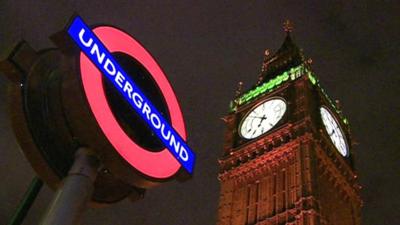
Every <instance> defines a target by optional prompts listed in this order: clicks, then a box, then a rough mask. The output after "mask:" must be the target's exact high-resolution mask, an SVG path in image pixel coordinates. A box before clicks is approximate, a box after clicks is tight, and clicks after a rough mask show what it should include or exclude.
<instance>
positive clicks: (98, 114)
mask: <svg viewBox="0 0 400 225" xmlns="http://www.w3.org/2000/svg"><path fill="white" fill-rule="evenodd" d="M93 32H94V33H95V34H96V36H97V37H98V38H99V39H100V40H101V42H102V43H103V44H104V45H105V46H106V48H107V49H108V50H109V51H110V52H111V53H112V52H122V53H125V54H127V55H129V56H131V57H133V58H134V59H136V60H137V61H138V62H139V63H141V64H142V65H143V66H144V67H145V68H146V69H147V71H148V72H149V73H150V74H151V75H152V77H153V79H154V80H155V81H156V83H157V85H158V87H159V88H160V90H161V92H162V95H163V96H164V99H165V101H166V103H167V107H168V110H169V112H170V116H171V123H172V124H171V125H172V127H174V128H175V130H176V131H177V132H178V133H179V134H180V135H181V137H182V138H183V139H186V130H185V124H184V121H183V117H182V112H181V109H180V107H179V104H178V100H177V99H176V96H175V94H174V91H173V90H172V87H171V85H170V84H169V82H168V80H167V78H166V76H165V74H164V72H163V71H162V70H161V68H160V67H159V66H158V64H157V62H156V61H155V60H154V59H153V57H152V56H151V55H150V53H149V52H147V50H146V49H145V48H144V47H142V46H141V45H140V44H139V43H138V42H137V41H136V40H135V39H133V38H132V37H131V36H129V35H128V34H126V33H124V32H123V31H121V30H118V29H116V28H114V27H109V26H101V27H97V28H95V29H93ZM80 67H81V76H82V83H83V88H84V91H85V94H86V97H87V100H88V102H89V105H90V108H91V110H92V112H93V114H94V116H95V118H96V120H97V122H98V124H99V125H100V128H101V130H102V131H103V133H104V134H105V136H106V137H107V139H108V140H109V141H110V143H111V144H112V146H113V147H114V148H115V149H116V150H117V151H118V153H119V154H120V155H121V156H122V157H123V158H124V159H125V160H126V161H127V162H128V163H129V164H130V165H132V166H133V167H134V168H136V169H137V170H138V171H140V172H142V173H143V174H145V175H147V176H150V177H153V178H159V179H162V178H168V177H171V176H172V175H174V174H175V173H176V172H177V171H178V170H179V168H180V164H179V162H178V161H177V160H176V159H175V158H174V156H173V155H172V154H171V153H170V152H169V151H168V150H167V149H163V150H162V151H160V152H150V151H148V150H146V149H144V148H142V147H140V146H139V145H137V144H136V143H135V142H134V141H133V140H131V139H130V138H129V136H128V135H127V134H126V133H125V131H124V130H123V129H122V128H121V126H120V125H119V124H118V122H117V120H116V118H115V117H114V114H113V113H112V111H111V108H110V106H109V104H108V102H107V99H106V95H105V92H104V88H103V84H102V79H103V77H104V76H103V75H102V74H101V72H100V71H99V70H98V69H97V68H96V66H95V65H94V64H93V63H92V62H91V61H90V60H89V58H87V57H86V55H85V54H84V53H82V52H81V55H80Z"/></svg>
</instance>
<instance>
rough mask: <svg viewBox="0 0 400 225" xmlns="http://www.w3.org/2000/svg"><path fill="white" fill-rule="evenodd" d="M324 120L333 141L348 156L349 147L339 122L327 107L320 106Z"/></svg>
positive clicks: (342, 153)
mask: <svg viewBox="0 0 400 225" xmlns="http://www.w3.org/2000/svg"><path fill="white" fill-rule="evenodd" d="M320 112H321V117H322V122H323V123H324V126H325V130H326V132H327V133H328V135H329V137H330V139H331V140H332V143H333V144H334V145H335V147H336V149H337V150H338V151H339V153H340V154H341V155H342V156H347V154H348V152H349V149H348V146H347V142H346V139H345V136H344V134H343V131H342V129H341V128H340V127H339V123H338V122H337V121H336V119H335V117H333V115H332V113H331V112H329V110H328V109H326V108H325V107H321V108H320Z"/></svg>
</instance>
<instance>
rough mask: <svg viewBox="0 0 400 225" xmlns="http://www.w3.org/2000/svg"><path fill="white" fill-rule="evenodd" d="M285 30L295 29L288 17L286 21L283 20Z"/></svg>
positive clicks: (288, 31) (287, 31) (289, 31)
mask: <svg viewBox="0 0 400 225" xmlns="http://www.w3.org/2000/svg"><path fill="white" fill-rule="evenodd" d="M283 30H284V31H285V32H286V33H291V32H292V30H293V23H292V21H290V20H289V19H286V20H285V22H283Z"/></svg>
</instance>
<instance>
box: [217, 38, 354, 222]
mask: <svg viewBox="0 0 400 225" xmlns="http://www.w3.org/2000/svg"><path fill="white" fill-rule="evenodd" d="M289 35H290V34H288V36H287V37H286V39H285V42H284V44H283V45H282V47H281V48H280V49H279V50H278V51H277V52H276V53H275V54H274V55H269V56H268V58H266V59H265V61H264V65H263V71H262V74H261V79H259V80H261V81H262V82H259V84H258V85H257V86H256V87H254V88H252V89H251V90H249V91H247V92H245V93H243V94H241V95H240V96H238V97H237V98H236V99H235V100H234V101H233V102H232V103H231V110H230V112H229V113H228V115H227V116H225V117H224V118H223V120H224V122H225V123H226V126H227V129H226V133H225V136H224V149H223V156H222V157H221V158H220V159H219V165H220V173H219V176H218V178H219V180H220V184H221V190H220V201H219V207H218V221H217V224H218V225H281V224H286V225H300V224H301V225H316V224H322V225H338V224H340V225H359V224H360V223H361V219H360V218H361V216H360V213H361V204H362V201H361V198H360V195H359V190H360V188H361V187H360V185H359V184H358V182H357V175H356V173H355V171H354V166H353V154H352V145H351V143H352V141H351V136H350V129H349V126H348V121H347V119H346V118H344V117H343V116H342V113H341V110H340V109H338V107H337V106H336V104H334V103H333V101H332V100H330V98H329V97H328V95H327V94H326V93H325V91H324V90H323V89H322V88H321V86H320V84H319V81H318V79H317V78H316V76H315V75H314V74H313V73H312V72H311V70H310V68H309V66H308V64H307V63H306V62H305V61H304V60H303V57H302V53H301V51H300V50H299V49H298V48H297V46H295V45H294V44H293V42H292V40H291V38H290V36H289ZM282 71H284V72H282ZM274 98H279V99H282V100H284V101H285V102H286V106H285V108H286V109H285V111H284V113H283V116H282V115H280V114H277V115H279V117H280V118H279V121H278V122H276V123H271V124H270V125H271V128H269V129H268V130H267V131H265V132H261V134H259V135H258V134H257V135H256V132H257V131H256V130H258V129H261V127H262V126H263V122H264V121H267V118H268V115H266V114H263V113H261V112H265V110H266V109H263V110H261V112H258V111H256V112H255V115H253V114H251V112H253V111H254V110H255V109H257V108H259V107H262V105H263V103H265V102H268V100H269V99H274ZM322 106H324V107H326V108H327V109H329V110H330V111H331V112H332V116H333V117H335V119H336V120H335V121H337V123H336V124H337V126H340V127H341V131H342V132H343V133H342V136H343V138H345V140H346V142H347V143H348V150H346V151H348V152H346V154H345V157H344V156H343V155H342V154H341V153H340V150H339V149H337V146H336V145H335V144H334V143H333V141H332V138H330V135H332V134H331V133H332V131H331V130H329V129H328V130H326V129H325V128H324V124H323V121H322V119H321V115H320V108H321V107H322ZM249 116H253V117H255V118H257V117H261V119H260V118H259V119H258V120H257V119H255V120H249V121H250V122H247V123H253V122H252V121H255V122H254V123H255V124H251V125H250V126H248V127H251V129H252V130H255V131H254V132H253V133H254V135H253V133H252V131H251V130H250V131H249V132H250V136H251V138H245V137H243V135H240V134H239V132H243V131H242V130H241V129H243V127H242V124H243V123H245V122H246V119H247V118H248V117H249ZM270 116H272V117H273V116H274V115H273V114H271V115H270ZM275 117H276V116H275ZM328 132H330V133H328ZM342 151H343V150H342Z"/></svg>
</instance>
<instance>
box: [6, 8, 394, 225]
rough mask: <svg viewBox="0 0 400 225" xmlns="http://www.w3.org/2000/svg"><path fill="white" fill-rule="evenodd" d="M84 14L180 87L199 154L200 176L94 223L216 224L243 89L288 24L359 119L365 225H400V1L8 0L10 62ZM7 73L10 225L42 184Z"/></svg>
mask: <svg viewBox="0 0 400 225" xmlns="http://www.w3.org/2000/svg"><path fill="white" fill-rule="evenodd" d="M73 12H77V13H79V14H80V15H81V16H82V17H83V19H84V20H85V21H86V22H87V23H88V24H100V23H102V24H111V25H115V26H118V27H120V28H122V29H124V30H126V31H127V32H128V33H130V34H131V35H133V36H134V37H135V38H136V39H138V40H139V41H140V42H142V44H143V45H144V46H145V47H146V48H147V49H148V50H149V51H150V52H151V53H152V54H153V55H154V57H155V58H156V60H157V61H158V62H159V64H160V65H161V67H162V68H163V69H164V71H165V72H166V74H167V76H168V78H169V79H170V81H171V83H172V85H173V86H174V89H175V91H176V94H177V95H178V99H179V100H180V102H181V107H182V110H183V113H184V116H185V120H186V122H187V128H188V133H189V144H190V146H191V147H192V148H193V149H194V150H195V151H196V152H197V155H198V163H197V168H196V174H195V176H194V178H193V179H192V180H190V181H188V182H186V183H178V182H171V183H168V184H166V185H164V186H161V187H158V188H155V189H152V190H150V191H148V192H147V194H146V197H145V199H143V200H141V201H138V202H134V203H131V202H129V201H128V200H124V201H122V202H120V203H117V204H115V205H112V206H110V207H107V208H101V209H89V210H88V212H87V213H86V214H85V217H84V222H83V224H104V225H111V224H118V225H119V224H121V225H124V224H144V225H212V224H215V222H216V216H217V214H216V212H217V201H218V195H219V194H218V191H219V190H218V180H217V178H216V177H217V157H218V156H219V155H220V153H221V149H222V137H223V130H224V127H223V124H222V122H221V121H220V119H219V118H220V117H222V116H223V115H225V114H226V113H227V111H228V103H229V101H230V100H231V99H232V98H233V96H234V91H235V89H236V86H237V83H238V82H239V81H243V82H244V84H245V88H248V87H250V86H251V85H252V84H254V83H255V82H256V80H257V75H258V73H259V71H260V67H261V62H262V58H263V53H264V50H265V49H266V48H269V49H271V50H272V51H274V50H276V49H277V48H279V46H280V45H281V43H282V42H283V39H284V33H283V31H282V22H283V21H284V19H286V18H289V19H291V20H292V21H294V24H295V29H294V33H293V35H294V40H295V42H296V43H297V44H298V46H299V47H301V48H303V49H304V53H305V55H306V57H311V58H312V59H313V70H314V72H315V74H316V75H317V76H318V77H319V79H320V81H321V84H322V86H323V87H324V88H325V89H326V91H327V93H328V94H329V95H330V96H331V97H332V98H333V99H340V101H341V104H342V107H343V111H344V114H345V115H346V116H347V117H348V118H349V121H350V125H351V127H352V132H353V136H354V138H355V139H356V141H357V142H358V143H359V145H357V146H356V148H355V154H356V167H357V169H358V171H359V175H360V182H361V184H362V185H363V191H362V197H363V200H364V203H365V206H364V208H363V224H366V225H377V224H388V225H393V224H399V220H400V219H399V216H400V215H399V208H400V203H399V202H400V197H399V196H400V193H399V190H400V185H399V180H400V179H399V178H400V177H399V174H400V165H399V164H400V163H399V162H400V160H399V159H400V153H399V151H400V144H399V134H400V132H399V131H398V128H399V127H400V122H399V121H400V120H399V118H398V116H399V105H400V102H399V97H398V92H399V89H398V87H399V84H400V82H399V81H400V79H399V77H400V69H399V57H398V54H399V53H400V51H399V50H400V46H399V39H400V35H399V34H400V32H399V30H400V29H399V27H400V16H399V12H400V4H399V3H398V2H396V1H353V2H349V1H307V2H304V1H301V2H300V1H201V2H200V1H118V2H111V1H94V0H91V1H51V2H50V1H33V0H31V1H15V0H14V1H7V0H0V54H2V53H3V52H5V50H6V49H8V48H10V47H11V46H12V43H14V42H15V41H17V40H19V39H20V38H24V39H26V40H27V41H28V42H29V43H30V44H31V45H32V46H33V47H34V48H36V49H42V48H45V47H51V46H52V43H51V42H50V40H49V39H48V36H49V35H50V34H52V33H55V32H57V31H59V30H60V29H61V28H63V27H64V25H65V24H66V22H67V21H68V19H69V18H70V16H71V15H72V14H73ZM7 83H8V81H7V80H6V79H5V77H4V76H0V87H1V88H0V99H1V100H2V104H0V130H1V136H0V177H1V178H2V182H1V189H0V224H5V223H6V221H8V219H9V217H10V216H11V214H12V212H13V210H14V208H15V207H16V205H17V203H18V201H19V200H20V198H21V197H22V195H23V193H24V191H25V190H26V188H27V186H28V185H29V182H30V180H31V179H32V178H33V177H34V172H33V170H32V169H31V168H30V166H29V164H28V162H27V161H26V159H25V158H24V157H23V154H22V153H21V151H20V150H19V147H18V145H17V143H16V140H15V138H14V136H13V132H12V131H11V127H10V122H9V119H8V115H7V113H6V111H7V105H6V104H5V102H6V99H5V93H6V86H7ZM52 196H53V192H52V191H51V190H49V189H48V188H47V187H46V188H44V189H43V190H42V191H41V193H40V195H39V198H38V200H37V201H36V202H35V204H34V206H33V209H32V210H31V211H30V213H29V215H28V217H27V219H26V221H25V223H24V224H36V223H37V222H38V221H39V219H40V217H41V215H42V214H43V212H44V210H45V208H46V206H47V205H48V203H49V201H50V199H51V197H52Z"/></svg>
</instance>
